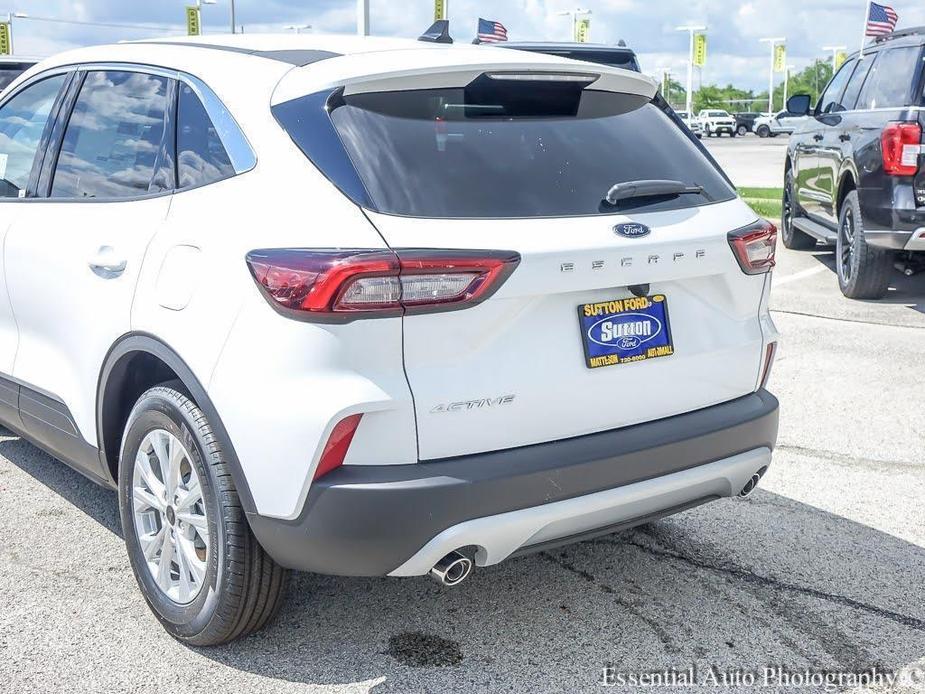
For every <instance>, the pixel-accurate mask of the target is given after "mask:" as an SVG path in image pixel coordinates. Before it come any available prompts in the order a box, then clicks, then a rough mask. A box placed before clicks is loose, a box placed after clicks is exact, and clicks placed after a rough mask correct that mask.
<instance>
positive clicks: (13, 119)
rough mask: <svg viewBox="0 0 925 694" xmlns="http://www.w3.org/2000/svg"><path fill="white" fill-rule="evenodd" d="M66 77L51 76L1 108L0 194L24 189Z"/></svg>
mask: <svg viewBox="0 0 925 694" xmlns="http://www.w3.org/2000/svg"><path fill="white" fill-rule="evenodd" d="M65 79H66V77H65V76H64V75H58V76H57V77H49V78H48V79H46V80H42V81H41V82H38V83H36V84H33V85H31V86H29V87H27V88H26V89H24V90H23V91H21V92H19V93H18V94H16V96H14V97H13V98H12V99H10V100H9V101H7V102H6V103H5V104H4V105H3V107H2V108H0V197H5V198H16V197H20V195H21V194H23V193H25V190H26V185H27V184H28V182H29V174H30V173H31V172H32V163H33V161H34V160H35V153H36V151H37V150H38V147H39V142H40V141H41V139H42V133H43V132H44V130H45V125H46V123H47V122H48V116H49V114H50V113H51V109H52V107H53V106H54V103H55V98H56V97H57V96H58V92H60V91H61V87H62V86H63V85H64V81H65Z"/></svg>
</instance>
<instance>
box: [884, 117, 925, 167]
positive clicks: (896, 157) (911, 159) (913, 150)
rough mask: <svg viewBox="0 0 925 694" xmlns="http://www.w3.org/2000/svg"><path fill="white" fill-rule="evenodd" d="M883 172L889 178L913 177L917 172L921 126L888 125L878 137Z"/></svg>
mask: <svg viewBox="0 0 925 694" xmlns="http://www.w3.org/2000/svg"><path fill="white" fill-rule="evenodd" d="M880 145H881V148H882V149H883V172H884V173H886V174H889V175H890V176H914V175H915V174H916V173H918V170H919V154H920V153H921V151H922V126H921V125H919V124H918V123H890V124H889V125H887V126H886V128H885V129H884V131H883V134H882V135H881V136H880Z"/></svg>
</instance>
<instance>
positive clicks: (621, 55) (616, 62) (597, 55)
mask: <svg viewBox="0 0 925 694" xmlns="http://www.w3.org/2000/svg"><path fill="white" fill-rule="evenodd" d="M621 43H622V42H621ZM492 46H495V47H500V48H513V49H515V50H519V51H529V52H530V53H545V54H546V55H557V56H559V57H560V58H570V59H572V60H584V61H585V62H588V63H598V64H600V65H609V66H611V67H622V68H623V69H624V70H632V71H633V72H642V70H640V69H639V60H638V59H637V58H636V53H634V52H633V49H631V48H627V47H626V45H617V46H608V45H605V44H602V43H547V42H526V41H510V42H508V43H499V44H492Z"/></svg>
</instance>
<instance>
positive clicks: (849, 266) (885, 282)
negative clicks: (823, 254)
mask: <svg viewBox="0 0 925 694" xmlns="http://www.w3.org/2000/svg"><path fill="white" fill-rule="evenodd" d="M835 267H836V269H837V271H838V286H839V288H841V291H842V294H844V295H845V296H846V297H848V298H849V299H880V298H882V297H883V296H884V295H885V294H886V292H887V289H889V286H890V275H891V274H892V273H893V252H892V251H890V250H888V249H886V248H875V247H874V246H870V245H869V244H868V243H867V239H866V238H865V236H864V220H863V217H862V216H861V203H860V200H859V198H858V193H857V191H856V190H852V191H851V192H850V193H848V195H847V196H846V197H845V201H844V202H843V203H842V207H841V210H840V213H839V216H838V243H837V244H836V246H835Z"/></svg>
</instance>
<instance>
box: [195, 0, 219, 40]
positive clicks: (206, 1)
mask: <svg viewBox="0 0 925 694" xmlns="http://www.w3.org/2000/svg"><path fill="white" fill-rule="evenodd" d="M216 2H217V0H196V9H197V10H198V11H199V34H200V35H201V34H202V33H203V31H202V6H203V5H214V4H215V3H216Z"/></svg>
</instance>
